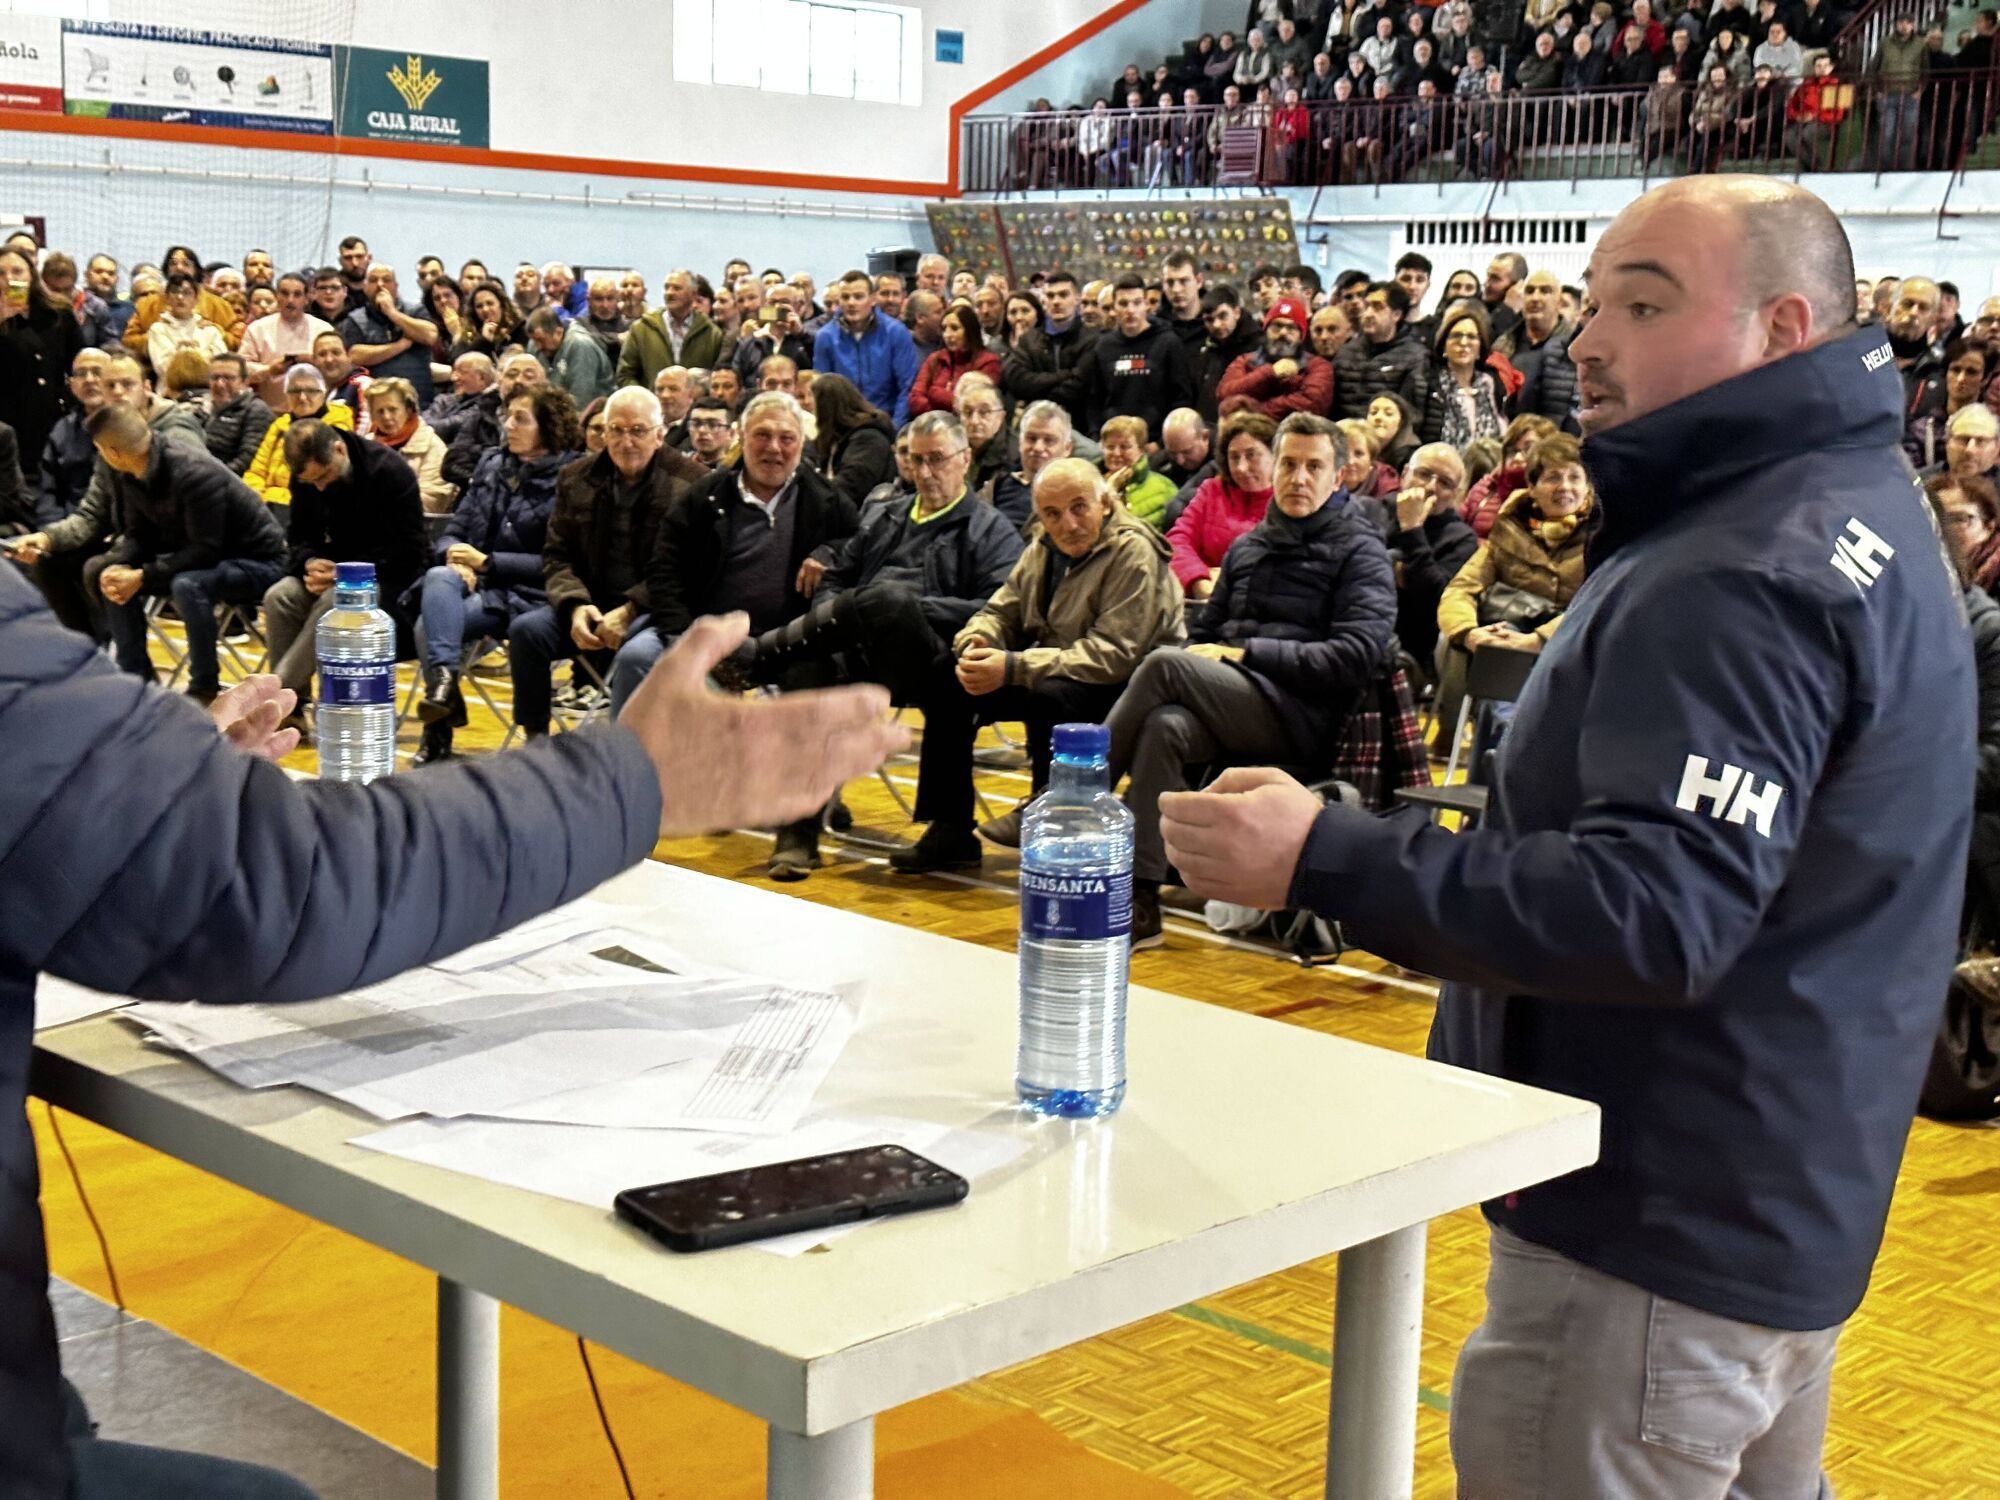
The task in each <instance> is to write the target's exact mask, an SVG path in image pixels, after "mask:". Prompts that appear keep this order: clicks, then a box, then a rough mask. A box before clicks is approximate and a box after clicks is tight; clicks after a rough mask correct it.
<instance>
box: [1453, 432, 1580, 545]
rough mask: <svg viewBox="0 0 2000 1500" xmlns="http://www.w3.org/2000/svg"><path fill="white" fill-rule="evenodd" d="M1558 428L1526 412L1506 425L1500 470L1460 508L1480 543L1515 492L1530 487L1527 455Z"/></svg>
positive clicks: (1473, 488)
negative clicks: (1501, 508)
mask: <svg viewBox="0 0 2000 1500" xmlns="http://www.w3.org/2000/svg"><path fill="white" fill-rule="evenodd" d="M1556 431H1557V428H1556V424H1555V423H1553V422H1551V421H1550V420H1549V419H1548V418H1547V417H1544V416H1539V415H1537V414H1536V413H1534V412H1523V413H1522V414H1521V415H1520V416H1518V417H1516V418H1514V420H1513V421H1511V422H1509V423H1508V424H1507V431H1506V432H1505V433H1503V434H1502V435H1501V438H1500V467H1499V468H1497V469H1495V470H1494V471H1493V472H1492V473H1491V474H1488V475H1487V476H1486V477H1485V478H1484V479H1482V480H1480V481H1479V483H1477V484H1475V485H1474V486H1473V487H1472V492H1471V493H1470V494H1468V495H1467V496H1466V497H1465V503H1464V504H1463V505H1461V506H1459V508H1458V513H1459V515H1460V516H1462V517H1464V519H1465V524H1466V525H1468V526H1470V527H1471V528H1472V534H1473V535H1474V536H1476V537H1478V538H1479V540H1480V541H1482V542H1484V541H1485V540H1486V533H1487V532H1489V531H1491V530H1492V529H1493V518H1494V517H1495V516H1497V515H1499V514H1500V507H1501V506H1502V505H1505V504H1506V503H1507V500H1508V499H1509V497H1511V496H1512V495H1513V493H1514V491H1516V490H1520V489H1526V488H1527V485H1528V454H1529V452H1530V451H1532V450H1533V448H1534V446H1535V444H1537V443H1539V442H1540V441H1541V440H1542V439H1543V438H1545V437H1554V436H1555V435H1556Z"/></svg>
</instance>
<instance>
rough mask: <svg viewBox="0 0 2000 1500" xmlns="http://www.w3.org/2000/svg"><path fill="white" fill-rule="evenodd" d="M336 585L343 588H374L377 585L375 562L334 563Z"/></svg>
mask: <svg viewBox="0 0 2000 1500" xmlns="http://www.w3.org/2000/svg"><path fill="white" fill-rule="evenodd" d="M333 582H334V587H336V588H343V589H362V588H368V589H372V588H373V587H375V564H373V563H368V562H361V563H335V564H334V565H333Z"/></svg>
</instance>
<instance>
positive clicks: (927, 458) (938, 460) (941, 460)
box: [910, 448, 967, 471]
mask: <svg viewBox="0 0 2000 1500" xmlns="http://www.w3.org/2000/svg"><path fill="white" fill-rule="evenodd" d="M966 451H967V450H966V449H964V448H953V449H952V450H951V451H950V452H948V453H912V454H911V455H910V467H911V468H913V469H923V470H926V471H928V470H932V469H943V468H945V467H947V466H948V465H949V464H950V463H951V461H952V460H953V459H955V458H959V457H962V456H963V455H964V454H965V453H966Z"/></svg>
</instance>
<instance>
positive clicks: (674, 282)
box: [618, 271, 723, 391]
mask: <svg viewBox="0 0 2000 1500" xmlns="http://www.w3.org/2000/svg"><path fill="white" fill-rule="evenodd" d="M661 295H662V297H663V299H664V305H663V306H660V307H656V308H654V309H653V310H652V311H651V312H649V313H647V314H646V316H645V317H643V318H641V319H640V320H639V321H638V322H636V323H634V324H633V325H632V326H631V327H630V328H628V329H626V330H625V346H624V348H623V349H622V350H621V351H620V352H619V355H618V383H619V384H620V385H639V386H644V387H645V388H646V389H647V390H649V391H650V390H651V389H652V388H653V381H654V379H655V378H656V377H657V376H658V375H659V373H660V371H662V370H664V369H666V368H667V367H668V366H669V365H682V366H685V367H686V368H687V369H690V370H712V369H714V368H715V366H716V364H717V363H718V362H719V361H720V360H721V358H722V343H723V339H722V330H721V329H720V328H718V327H717V326H716V325H715V323H714V322H713V321H711V320H710V319H709V318H708V317H707V315H705V314H703V313H699V312H697V311H695V305H694V273H693V272H692V271H669V272H668V273H667V282H666V286H665V288H664V289H663V291H662V294H661Z"/></svg>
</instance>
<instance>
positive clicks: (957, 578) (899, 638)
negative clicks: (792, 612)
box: [724, 412, 1021, 880]
mask: <svg viewBox="0 0 2000 1500" xmlns="http://www.w3.org/2000/svg"><path fill="white" fill-rule="evenodd" d="M971 465H972V451H971V447H970V445H969V444H968V443H967V441H966V433H965V429H964V428H963V427H962V426H961V425H960V424H959V422H958V419H957V418H955V417H953V416H952V415H950V414H949V413H947V412H926V413H924V415H922V416H920V417H918V418H917V419H916V421H914V422H912V423H911V424H910V471H911V473H912V475H913V476H914V477H915V479H916V485H917V495H916V500H915V502H914V503H912V504H911V505H909V506H900V505H878V506H876V507H874V508H873V509H872V510H870V511H869V513H868V515H867V517H866V518H865V519H864V520H863V521H862V523H861V526H860V529H859V530H857V531H855V532H854V534H853V535H852V536H849V537H848V538H847V539H846V540H845V541H844V542H843V543H841V545H840V546H839V547H837V548H835V549H834V550H833V553H832V562H831V563H830V564H829V565H828V566H827V567H826V569H825V571H824V572H823V573H821V574H820V575H819V578H818V581H817V586H816V587H815V589H814V591H813V604H812V608H811V609H810V610H807V611H806V612H805V613H803V614H799V615H797V616H795V617H794V618H792V619H791V620H789V621H787V622H786V623H785V624H784V625H782V626H780V627H779V628H777V629H775V630H770V631H767V632H765V633H764V634H762V635H759V636H754V637H752V638H751V639H750V640H748V641H745V642H744V643H743V645H742V646H741V647H740V648H738V651H737V653H736V655H735V656H734V657H733V658H731V659H730V660H729V661H728V662H726V663H725V664H724V665H725V666H726V667H728V668H730V669H731V670H732V672H733V674H734V680H736V681H740V682H742V683H746V684H750V683H772V682H775V683H781V684H783V683H786V682H804V681H811V682H813V683H815V684H817V683H823V682H825V681H828V680H831V679H832V677H833V676H834V675H836V674H838V675H844V676H845V677H846V678H847V679H848V680H850V681H860V682H879V683H882V684H883V685H885V686H886V687H887V688H888V689H889V691H890V693H891V694H892V695H893V696H894V697H895V699H896V701H897V702H900V703H910V702H914V701H916V700H917V699H918V698H919V697H920V696H921V695H922V694H923V692H924V691H925V690H926V688H927V687H928V686H929V685H930V684H931V683H932V682H933V681H934V679H935V677H936V674H937V670H938V667H939V664H940V663H942V662H943V661H945V660H946V658H947V652H948V648H949V646H950V643H951V639H952V637H953V635H955V634H956V633H957V632H958V630H959V629H960V627H962V626H963V625H964V624H965V622H966V621H967V620H969V619H971V618H972V616H973V615H974V614H975V613H976V612H977V611H978V610H979V608H980V607H981V606H982V605H983V604H985V603H986V601H987V600H988V599H989V598H991V597H992V596H993V592H994V590H996V589H998V588H999V587H1000V585H1001V584H1003V583H1005V582H1006V581H1007V575H1008V574H1009V573H1010V572H1011V571H1012V570H1013V567H1014V560H1015V559H1016V558H1018V557H1019V556H1020V555H1021V535H1020V531H1019V530H1018V528H1017V527H1016V526H1015V525H1014V523H1013V522H1011V521H1009V520H1008V519H1007V518H1006V517H1005V516H1004V515H1002V514H1001V513H1000V512H999V511H997V510H995V509H994V508H993V507H992V506H990V505H987V504H985V503H984V502H982V501H981V500H980V499H979V498H978V496H977V495H975V494H974V493H973V492H972V490H971V488H970V486H969V485H968V483H967V480H968V476H969V473H970V470H971ZM802 581H803V580H802ZM724 680H731V679H730V678H728V677H725V679H724ZM968 834H969V830H968ZM818 864H819V823H818V820H817V819H802V820H800V821H799V822H798V823H795V824H793V825H791V826H790V827H788V828H784V829H781V830H780V831H779V834H778V843H777V848H776V849H775V850H774V851H773V853H772V855H771V875H772V878H773V879H777V880H802V879H804V878H805V876H806V875H807V874H809V873H810V872H811V871H812V870H813V869H814V868H815V867H816V866H817V865H818Z"/></svg>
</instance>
